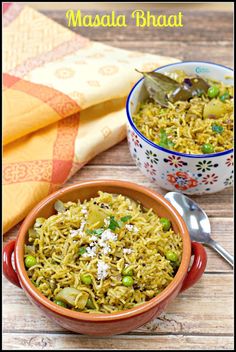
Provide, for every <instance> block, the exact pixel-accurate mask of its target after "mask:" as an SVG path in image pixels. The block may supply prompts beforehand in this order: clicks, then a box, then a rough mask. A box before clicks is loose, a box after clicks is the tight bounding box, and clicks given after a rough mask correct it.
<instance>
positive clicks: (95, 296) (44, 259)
mask: <svg viewBox="0 0 236 352" xmlns="http://www.w3.org/2000/svg"><path fill="white" fill-rule="evenodd" d="M54 207H55V209H56V214H54V215H52V216H50V217H49V218H47V219H45V218H38V219H36V221H35V223H34V226H33V227H32V228H30V229H29V233H28V240H27V244H26V245H25V254H24V260H25V268H26V270H27V274H28V276H29V278H30V280H31V281H32V283H33V284H34V285H35V286H36V287H37V289H38V290H40V291H41V293H42V294H43V295H44V296H45V297H47V298H48V299H49V300H51V301H53V302H54V303H55V304H58V305H60V306H62V307H65V308H68V309H72V310H74V311H79V312H87V313H113V312H117V311H121V310H124V309H129V308H133V307H135V306H136V305H139V304H142V303H144V302H146V301H148V300H150V299H151V298H153V297H155V296H156V295H158V294H159V293H160V292H162V291H163V290H164V289H165V288H166V287H167V286H168V285H169V284H170V282H171V281H172V280H173V278H174V276H175V274H176V272H177V270H178V267H179V265H180V263H181V258H182V237H181V235H180V234H178V233H175V232H174V231H173V228H172V224H171V222H170V221H169V220H168V219H167V218H160V217H158V216H157V214H156V213H155V212H154V211H153V210H152V209H146V208H144V207H143V206H142V205H141V204H140V203H138V202H136V201H134V200H132V199H131V198H128V197H126V196H123V195H120V194H119V195H117V194H110V193H106V192H98V196H97V197H94V198H91V199H89V200H84V201H83V202H81V201H79V200H78V202H67V203H63V202H61V201H60V200H58V201H57V202H56V203H55V206H54Z"/></svg>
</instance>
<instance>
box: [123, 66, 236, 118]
mask: <svg viewBox="0 0 236 352" xmlns="http://www.w3.org/2000/svg"><path fill="white" fill-rule="evenodd" d="M176 70H182V71H184V72H186V73H187V74H188V75H195V76H196V75H199V76H201V77H203V78H208V79H215V80H217V81H221V82H223V83H224V84H226V85H234V78H233V70H231V69H230V68H228V67H225V66H222V65H217V64H214V63H210V62H201V61H199V62H195V61H193V62H191V61H189V62H177V63H175V64H170V65H166V66H162V67H160V68H157V69H156V70H155V71H156V72H160V73H163V74H164V73H166V72H173V71H176ZM142 86H143V79H141V80H140V81H139V82H138V83H137V84H136V86H135V87H134V88H133V90H132V92H131V94H130V100H129V109H130V110H129V112H130V116H131V119H132V114H134V113H136V111H137V108H138V103H139V102H142V101H144V100H145V99H146V98H147V93H146V92H145V91H144V90H142Z"/></svg>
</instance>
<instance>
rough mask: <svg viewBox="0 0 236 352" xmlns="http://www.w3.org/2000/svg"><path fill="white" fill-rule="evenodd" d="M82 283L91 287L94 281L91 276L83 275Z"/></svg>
mask: <svg viewBox="0 0 236 352" xmlns="http://www.w3.org/2000/svg"><path fill="white" fill-rule="evenodd" d="M81 281H82V282H83V283H84V284H85V285H90V284H91V283H92V279H91V276H90V275H88V274H83V275H81Z"/></svg>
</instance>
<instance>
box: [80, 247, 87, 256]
mask: <svg viewBox="0 0 236 352" xmlns="http://www.w3.org/2000/svg"><path fill="white" fill-rule="evenodd" d="M85 252H86V248H85V247H80V249H79V255H82V254H84V253H85Z"/></svg>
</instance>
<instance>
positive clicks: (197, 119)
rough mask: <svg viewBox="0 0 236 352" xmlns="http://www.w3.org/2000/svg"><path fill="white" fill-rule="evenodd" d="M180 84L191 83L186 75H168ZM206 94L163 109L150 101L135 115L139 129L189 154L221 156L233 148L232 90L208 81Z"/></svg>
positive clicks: (197, 95)
mask: <svg viewBox="0 0 236 352" xmlns="http://www.w3.org/2000/svg"><path fill="white" fill-rule="evenodd" d="M166 75H168V76H169V77H170V78H173V79H175V80H176V81H177V82H179V83H182V82H184V81H187V80H189V79H190V77H188V76H187V74H186V73H185V72H183V71H175V72H171V73H168V74H166ZM205 81H206V82H207V83H208V84H209V89H208V91H207V92H203V91H200V90H199V92H198V94H196V96H194V97H192V98H191V99H189V100H186V101H180V100H179V101H175V102H174V103H171V102H169V103H168V107H163V106H161V105H160V104H158V103H157V102H155V101H154V100H153V99H151V98H148V99H147V100H146V101H143V102H141V103H140V105H139V106H138V109H137V112H136V113H135V114H133V121H134V124H135V125H136V127H137V129H138V130H139V131H140V132H141V133H142V134H143V135H144V136H145V137H146V138H147V139H149V140H150V141H152V142H154V143H156V144H157V145H159V146H161V147H164V148H166V149H170V150H174V151H177V152H180V153H186V154H211V153H218V152H222V151H225V150H228V149H231V148H232V147H233V118H234V117H233V87H232V86H230V85H225V84H223V83H222V82H219V81H215V80H210V79H205Z"/></svg>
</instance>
